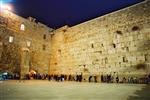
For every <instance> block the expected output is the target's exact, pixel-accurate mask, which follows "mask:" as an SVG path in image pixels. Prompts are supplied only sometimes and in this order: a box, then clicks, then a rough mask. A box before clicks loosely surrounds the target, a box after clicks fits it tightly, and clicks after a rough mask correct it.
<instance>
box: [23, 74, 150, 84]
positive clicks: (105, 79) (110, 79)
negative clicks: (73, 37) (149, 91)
mask: <svg viewBox="0 0 150 100" xmlns="http://www.w3.org/2000/svg"><path fill="white" fill-rule="evenodd" d="M25 79H28V80H29V79H41V80H46V79H47V80H49V81H57V82H62V81H76V82H95V83H97V82H101V83H136V84H138V83H139V84H143V83H144V84H147V83H150V74H148V75H145V76H143V77H134V76H131V77H129V76H128V77H125V76H124V77H123V76H122V77H121V76H120V77H119V75H117V76H112V75H111V74H110V75H89V76H87V75H86V77H85V75H82V74H80V75H71V74H70V75H64V74H60V75H48V74H39V73H37V74H32V75H26V77H25Z"/></svg>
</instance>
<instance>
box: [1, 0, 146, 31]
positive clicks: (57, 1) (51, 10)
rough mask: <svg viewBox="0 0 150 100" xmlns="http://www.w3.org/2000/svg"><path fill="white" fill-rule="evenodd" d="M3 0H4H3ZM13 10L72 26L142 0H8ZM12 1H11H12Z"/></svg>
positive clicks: (41, 20)
mask: <svg viewBox="0 0 150 100" xmlns="http://www.w3.org/2000/svg"><path fill="white" fill-rule="evenodd" d="M4 1H5V0H4ZM9 1H11V4H13V9H14V12H15V13H16V14H18V15H20V16H23V17H28V16H32V17H34V18H36V19H37V20H38V21H39V22H42V23H44V24H46V25H48V26H49V27H52V28H58V27H61V26H64V25H65V24H67V25H69V26H73V25H76V24H79V23H82V22H85V21H87V20H90V19H93V18H96V17H99V16H102V15H105V14H107V13H110V12H113V11H116V10H119V9H122V8H125V7H128V6H130V5H133V4H135V3H138V2H141V1H143V0H9ZM12 1H13V2H12Z"/></svg>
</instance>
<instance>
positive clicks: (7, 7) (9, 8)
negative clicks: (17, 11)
mask: <svg viewBox="0 0 150 100" xmlns="http://www.w3.org/2000/svg"><path fill="white" fill-rule="evenodd" d="M1 8H2V9H4V10H11V6H10V5H4V4H2V5H1Z"/></svg>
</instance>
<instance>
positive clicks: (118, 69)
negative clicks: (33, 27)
mask: <svg viewBox="0 0 150 100" xmlns="http://www.w3.org/2000/svg"><path fill="white" fill-rule="evenodd" d="M149 16H150V1H148V2H146V3H141V4H139V5H136V6H133V7H130V8H127V9H124V10H121V11H118V12H114V13H112V14H108V15H105V16H102V17H99V18H96V19H94V20H91V21H88V22H85V23H81V24H79V25H76V26H73V27H71V28H70V27H63V28H61V29H59V30H58V31H56V32H55V34H54V36H53V38H52V52H51V54H52V55H51V69H50V70H51V72H52V73H56V74H57V73H65V74H76V73H78V72H83V73H85V74H102V73H103V74H113V73H114V72H115V73H117V74H119V75H120V76H121V75H131V74H132V75H139V76H140V75H145V74H146V73H148V72H150V69H149V68H150V65H149V64H150V46H149V43H150V30H149V29H150V17H149ZM60 51H61V52H60Z"/></svg>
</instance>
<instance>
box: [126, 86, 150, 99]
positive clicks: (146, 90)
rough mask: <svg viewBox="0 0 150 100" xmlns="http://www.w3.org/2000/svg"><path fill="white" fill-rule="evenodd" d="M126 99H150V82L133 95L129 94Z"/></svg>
mask: <svg viewBox="0 0 150 100" xmlns="http://www.w3.org/2000/svg"><path fill="white" fill-rule="evenodd" d="M127 100H150V84H149V85H146V86H145V87H143V88H142V90H138V91H136V92H135V93H134V96H129V97H128V99H127Z"/></svg>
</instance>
